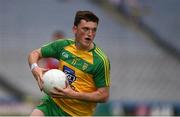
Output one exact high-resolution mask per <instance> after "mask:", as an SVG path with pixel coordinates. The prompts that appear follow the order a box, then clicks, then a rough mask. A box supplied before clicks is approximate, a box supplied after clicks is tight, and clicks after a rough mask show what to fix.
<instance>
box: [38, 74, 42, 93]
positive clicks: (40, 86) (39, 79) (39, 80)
mask: <svg viewBox="0 0 180 117" xmlns="http://www.w3.org/2000/svg"><path fill="white" fill-rule="evenodd" d="M38 86H39V88H40V90H41V91H42V89H43V82H42V79H41V78H40V77H38Z"/></svg>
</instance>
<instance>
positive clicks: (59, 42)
mask: <svg viewBox="0 0 180 117" xmlns="http://www.w3.org/2000/svg"><path fill="white" fill-rule="evenodd" d="M53 43H55V44H57V45H61V46H68V45H70V44H73V43H75V42H74V40H73V39H70V38H67V39H58V40H56V41H54V42H53Z"/></svg>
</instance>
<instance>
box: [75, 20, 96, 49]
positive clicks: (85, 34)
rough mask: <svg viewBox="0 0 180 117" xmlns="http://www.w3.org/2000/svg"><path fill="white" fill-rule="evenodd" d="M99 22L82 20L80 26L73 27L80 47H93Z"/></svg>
mask: <svg viewBox="0 0 180 117" xmlns="http://www.w3.org/2000/svg"><path fill="white" fill-rule="evenodd" d="M96 29H97V23H96V22H92V21H89V22H87V21H86V20H81V22H80V24H79V25H78V26H74V27H73V32H74V34H75V41H76V46H77V47H78V48H79V49H83V50H90V49H92V48H93V41H94V37H95V35H96Z"/></svg>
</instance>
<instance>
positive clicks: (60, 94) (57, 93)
mask: <svg viewBox="0 0 180 117" xmlns="http://www.w3.org/2000/svg"><path fill="white" fill-rule="evenodd" d="M76 93H77V92H76V91H74V90H73V89H72V88H71V87H70V85H68V86H67V87H66V88H63V89H62V88H59V87H54V89H53V90H52V91H50V92H49V95H51V96H52V97H54V98H73V97H74V96H75V94H76Z"/></svg>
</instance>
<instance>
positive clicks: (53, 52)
mask: <svg viewBox="0 0 180 117" xmlns="http://www.w3.org/2000/svg"><path fill="white" fill-rule="evenodd" d="M68 44H69V43H68V40H65V39H61V40H56V41H53V42H50V43H48V44H46V45H44V46H42V47H41V53H42V56H43V57H53V58H56V59H59V54H60V52H61V50H62V49H63V48H64V47H65V46H66V45H68Z"/></svg>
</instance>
